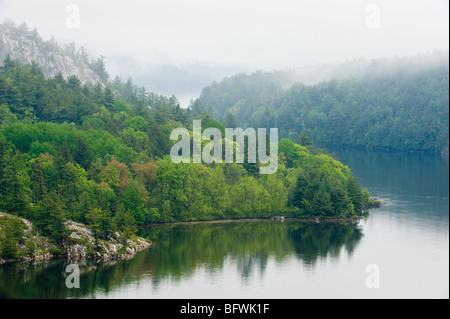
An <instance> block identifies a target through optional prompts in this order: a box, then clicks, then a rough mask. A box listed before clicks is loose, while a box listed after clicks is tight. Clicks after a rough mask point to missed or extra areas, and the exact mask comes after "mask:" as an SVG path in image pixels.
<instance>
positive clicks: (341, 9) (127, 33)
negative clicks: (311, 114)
mask: <svg viewBox="0 0 450 319" xmlns="http://www.w3.org/2000/svg"><path fill="white" fill-rule="evenodd" d="M5 18H10V19H12V20H13V21H14V22H15V23H17V24H20V23H22V22H26V24H27V25H28V27H29V28H30V29H33V28H36V29H37V30H38V31H39V33H40V34H41V36H42V37H43V38H44V39H49V38H50V37H51V36H53V37H54V38H55V39H56V40H57V41H58V42H59V43H60V44H64V43H68V42H72V41H74V42H75V43H76V44H77V46H84V47H85V48H86V49H87V51H88V53H89V55H90V56H91V57H97V56H100V54H102V55H104V56H106V63H107V67H108V70H109V72H110V74H111V75H112V76H114V75H120V76H121V77H122V78H127V77H128V76H131V77H133V79H135V80H136V82H137V84H140V85H145V86H147V87H149V89H150V90H152V89H153V90H154V91H160V93H164V94H170V93H175V94H180V95H188V94H190V93H192V94H196V93H199V90H200V89H201V87H202V86H204V85H207V84H208V83H210V82H211V81H212V80H220V79H221V78H222V77H224V76H228V75H232V74H234V73H237V72H251V71H255V70H259V69H261V70H266V71H270V70H275V69H287V68H305V67H311V66H317V65H323V64H334V63H340V62H345V61H351V60H355V59H374V58H380V57H385V58H390V57H401V56H409V55H415V54H421V53H428V52H432V51H434V50H448V48H449V31H448V27H449V2H448V1H447V0H420V1H419V0H412V1H384V0H383V1H376V0H371V1H364V0H347V1H333V0H322V1H298V0H276V1H273V0H258V1H257V0H246V1H242V0H227V1H223V0H222V1H215V0H189V1H186V0H152V1H145V2H144V1H137V0H127V1H124V0H114V1H104V0H100V1H99V0H96V1H87V0H71V1H61V0H39V1H33V0H0V21H3V20H4V19H5ZM171 86H173V89H171ZM171 90H172V91H173V92H171Z"/></svg>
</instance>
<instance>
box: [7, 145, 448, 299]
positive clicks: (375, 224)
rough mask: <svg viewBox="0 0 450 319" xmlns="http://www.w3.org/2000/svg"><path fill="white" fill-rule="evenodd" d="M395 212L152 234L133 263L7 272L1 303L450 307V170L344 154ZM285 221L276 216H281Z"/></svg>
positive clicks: (398, 158) (417, 157)
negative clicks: (69, 282) (408, 303)
mask: <svg viewBox="0 0 450 319" xmlns="http://www.w3.org/2000/svg"><path fill="white" fill-rule="evenodd" d="M335 153H336V156H337V157H338V159H339V160H341V161H342V162H343V163H344V164H346V165H348V166H349V167H350V168H351V169H352V171H353V173H354V174H355V175H356V176H357V177H358V178H359V181H360V183H361V185H362V186H363V187H367V188H368V189H369V191H370V192H371V195H372V196H373V197H377V198H380V199H384V200H386V201H388V202H389V204H388V205H386V206H383V207H381V208H379V209H372V210H370V211H369V214H368V216H366V218H365V219H363V220H361V221H359V222H339V223H337V222H333V223H331V222H329V223H319V224H315V223H312V222H299V221H290V220H287V221H285V222H271V221H233V222H217V223H194V224H180V225H163V226H148V227H145V228H143V229H141V231H140V235H141V236H145V237H147V238H150V239H151V240H152V241H153V245H152V247H150V248H149V249H147V250H145V251H142V252H140V253H138V254H137V255H136V256H135V257H134V258H133V259H131V260H122V261H106V262H104V261H102V262H96V261H92V260H87V261H83V262H80V261H77V262H76V263H77V264H78V266H79V269H80V273H81V276H80V288H79V289H76V288H74V289H68V288H67V287H66V285H65V278H66V276H67V273H66V272H65V270H66V266H67V265H68V264H70V263H71V262H69V261H67V260H64V259H53V260H47V261H40V262H29V263H13V264H5V265H0V298H148V299H155V298H169V299H171V298H177V299H186V298H189V299H196V298H206V299H210V298H220V299H228V298H231V299H241V298H244V299H247V298H252V299H253V298H255V299H257V298H264V299H279V298H281V299H300V298H449V213H448V209H449V164H448V159H443V158H441V157H440V156H437V155H430V154H411V153H397V152H382V151H366V150H354V149H352V150H343V149H340V150H335ZM275 213H276V212H275Z"/></svg>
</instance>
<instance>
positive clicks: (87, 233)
mask: <svg viewBox="0 0 450 319" xmlns="http://www.w3.org/2000/svg"><path fill="white" fill-rule="evenodd" d="M2 217H3V218H12V216H11V215H9V214H6V213H0V218H2ZM21 220H22V221H23V223H24V226H23V229H24V236H23V238H22V240H21V241H20V244H17V245H18V251H19V255H20V256H19V257H18V258H16V259H9V260H3V259H0V264H2V263H5V262H12V261H30V260H42V259H48V258H52V257H56V256H65V257H66V258H67V259H71V260H73V259H86V258H94V259H101V260H115V259H129V258H132V257H133V256H134V255H135V254H136V253H137V252H139V251H141V250H144V249H145V248H147V247H149V246H150V245H151V242H150V241H147V240H145V239H143V238H140V237H137V236H136V237H134V238H132V239H125V238H123V237H122V236H121V235H120V234H119V233H118V232H116V233H114V234H113V235H111V236H109V237H108V238H106V239H96V237H95V236H94V233H93V232H92V230H90V229H89V228H88V227H87V226H86V225H83V224H80V223H76V222H74V221H71V220H69V221H67V222H66V223H65V226H66V228H67V229H68V230H69V231H70V235H69V236H68V237H67V239H66V240H64V242H63V247H58V246H56V245H55V244H53V243H52V242H51V241H50V240H49V239H48V238H46V237H43V236H41V235H40V234H39V232H38V231H37V230H36V229H35V228H34V227H33V224H32V223H31V222H30V221H28V220H26V219H23V218H21ZM2 238H4V233H2V225H1V224H0V239H2ZM0 249H1V247H0ZM0 252H1V251H0ZM0 256H1V254H0Z"/></svg>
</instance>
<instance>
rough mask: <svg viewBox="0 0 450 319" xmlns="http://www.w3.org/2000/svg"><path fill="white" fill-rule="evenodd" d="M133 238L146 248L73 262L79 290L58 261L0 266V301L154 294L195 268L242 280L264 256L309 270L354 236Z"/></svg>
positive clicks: (217, 230) (238, 226) (198, 231)
mask: <svg viewBox="0 0 450 319" xmlns="http://www.w3.org/2000/svg"><path fill="white" fill-rule="evenodd" d="M140 235H141V236H143V237H147V238H150V239H151V240H152V241H153V243H154V245H153V246H152V247H151V248H149V249H147V250H145V251H143V252H141V253H139V254H137V255H136V256H135V257H134V258H133V259H131V260H122V261H110V262H99V263H97V262H95V261H92V260H87V261H84V262H83V263H79V262H77V263H78V265H79V266H80V271H81V276H80V289H68V288H66V286H65V277H66V276H67V274H66V273H65V269H66V266H67V265H68V264H69V263H70V262H69V261H66V260H49V261H43V262H30V263H23V264H17V263H15V264H5V265H1V266H0V297H1V298H79V297H83V298H85V297H95V295H96V293H102V294H108V292H110V291H112V290H114V289H117V288H119V287H122V286H127V285H129V284H130V283H139V282H140V281H142V280H145V281H146V282H147V281H148V280H150V281H151V286H152V287H153V288H154V289H155V290H157V289H158V287H159V286H160V285H161V284H162V283H166V282H167V280H171V281H176V282H178V281H181V280H183V279H186V278H189V277H191V276H193V275H194V273H196V271H197V270H198V269H199V268H205V269H207V271H208V272H210V273H216V272H220V271H223V270H224V268H227V267H234V268H235V270H236V271H237V272H238V273H239V275H240V276H241V280H242V282H243V283H245V282H246V281H247V280H248V279H249V278H250V277H251V276H253V275H254V274H256V273H258V274H260V275H261V276H264V272H265V270H266V267H267V265H268V264H269V261H270V260H271V259H273V260H274V261H275V262H276V263H277V264H278V265H283V264H284V263H285V262H287V261H288V260H290V259H292V258H294V259H297V260H299V261H301V262H303V263H304V264H306V265H309V266H310V267H314V265H315V264H316V263H317V261H318V260H320V259H322V258H325V257H331V258H338V257H339V256H340V254H341V252H342V251H343V250H345V251H346V253H347V255H351V254H352V252H353V250H354V249H355V247H356V245H357V244H358V242H359V241H360V239H361V238H362V231H361V229H360V228H359V227H358V225H357V224H356V223H354V222H341V223H321V224H314V223H308V222H297V221H286V222H284V223H279V222H270V221H248V222H226V223H199V224H182V225H166V226H150V227H146V228H145V229H142V230H141V233H140ZM227 271H228V269H227ZM128 297H132V296H128Z"/></svg>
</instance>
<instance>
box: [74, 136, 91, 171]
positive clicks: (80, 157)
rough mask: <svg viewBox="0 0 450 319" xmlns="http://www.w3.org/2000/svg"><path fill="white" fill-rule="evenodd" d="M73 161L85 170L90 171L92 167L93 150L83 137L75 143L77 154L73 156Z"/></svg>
mask: <svg viewBox="0 0 450 319" xmlns="http://www.w3.org/2000/svg"><path fill="white" fill-rule="evenodd" d="M73 159H74V161H75V162H77V163H78V164H79V165H80V166H81V167H83V168H84V169H85V170H88V169H89V168H90V166H91V150H90V148H89V145H88V144H87V143H86V141H85V140H84V139H83V138H82V137H78V138H77V140H76V142H75V154H74V155H73Z"/></svg>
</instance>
